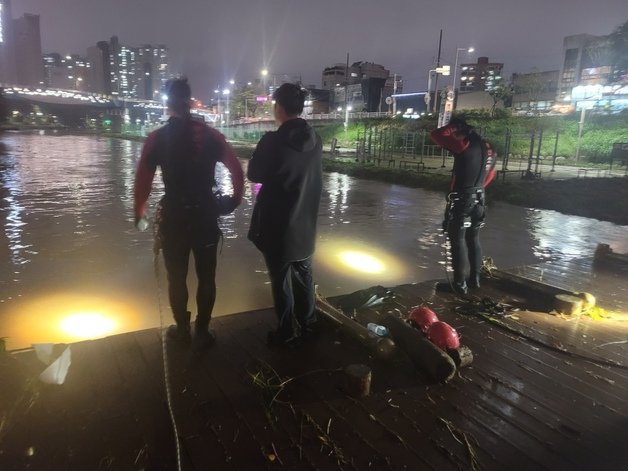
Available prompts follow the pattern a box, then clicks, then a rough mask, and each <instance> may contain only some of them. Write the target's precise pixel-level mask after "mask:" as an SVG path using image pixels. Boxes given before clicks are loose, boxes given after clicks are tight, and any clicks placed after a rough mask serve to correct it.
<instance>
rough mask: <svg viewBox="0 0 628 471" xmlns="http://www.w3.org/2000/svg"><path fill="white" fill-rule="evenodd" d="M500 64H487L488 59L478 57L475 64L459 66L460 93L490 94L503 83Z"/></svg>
mask: <svg viewBox="0 0 628 471" xmlns="http://www.w3.org/2000/svg"><path fill="white" fill-rule="evenodd" d="M503 68H504V64H503V63H501V62H489V61H488V57H478V61H477V63H475V64H461V66H460V70H461V73H460V92H478V91H486V92H490V91H491V90H493V89H494V88H495V86H496V85H498V84H500V83H503V80H502V69H503Z"/></svg>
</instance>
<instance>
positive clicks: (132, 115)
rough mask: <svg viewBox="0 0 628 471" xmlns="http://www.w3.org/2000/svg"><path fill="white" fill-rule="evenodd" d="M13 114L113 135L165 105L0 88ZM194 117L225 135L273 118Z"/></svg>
mask: <svg viewBox="0 0 628 471" xmlns="http://www.w3.org/2000/svg"><path fill="white" fill-rule="evenodd" d="M0 87H1V88H3V91H4V95H5V98H6V100H7V101H8V102H9V106H10V108H11V110H12V111H16V112H18V113H24V114H29V113H33V112H37V113H41V114H47V115H51V116H54V117H55V118H57V119H58V121H59V122H60V123H61V124H64V125H66V126H71V127H83V126H86V120H92V121H94V122H96V121H98V120H102V121H108V122H109V123H110V124H109V126H111V129H112V130H113V131H121V130H122V126H123V125H124V124H127V125H135V124H137V125H140V124H141V125H142V126H145V127H149V128H150V127H154V126H156V125H158V124H160V123H161V122H163V121H164V118H165V107H164V104H163V103H161V102H158V101H153V100H140V99H136V98H124V97H119V96H113V95H104V94H101V93H93V92H83V91H78V90H63V89H54V88H44V87H19V86H15V85H5V86H3V85H0ZM193 113H194V114H196V115H198V116H201V117H202V118H203V119H204V120H205V121H206V122H208V123H211V124H213V125H215V126H217V127H220V129H221V130H224V131H226V134H242V133H248V132H257V131H260V132H263V131H267V130H271V129H274V127H275V125H274V120H273V119H272V118H241V119H236V120H232V121H231V122H229V123H226V122H225V121H224V115H223V121H222V122H221V116H220V115H218V114H215V113H213V112H212V111H211V110H210V109H206V108H194V109H193ZM390 116H391V115H390V113H384V112H382V113H377V112H375V113H367V112H350V113H348V114H346V113H345V112H342V111H334V112H332V113H324V114H312V115H306V116H304V118H306V119H308V120H312V121H315V122H319V123H323V122H342V121H345V120H347V119H348V120H349V121H355V120H361V119H385V118H390Z"/></svg>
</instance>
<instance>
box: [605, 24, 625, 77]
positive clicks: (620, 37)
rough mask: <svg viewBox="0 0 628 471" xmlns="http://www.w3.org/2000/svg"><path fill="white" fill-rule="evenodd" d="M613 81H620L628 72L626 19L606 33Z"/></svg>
mask: <svg viewBox="0 0 628 471" xmlns="http://www.w3.org/2000/svg"><path fill="white" fill-rule="evenodd" d="M608 47H609V50H610V51H609V52H610V59H611V66H612V70H611V73H612V75H613V81H622V79H623V77H625V76H626V75H627V74H628V21H626V22H625V23H624V24H623V25H620V26H618V27H617V29H615V31H613V32H612V33H611V34H609V35H608Z"/></svg>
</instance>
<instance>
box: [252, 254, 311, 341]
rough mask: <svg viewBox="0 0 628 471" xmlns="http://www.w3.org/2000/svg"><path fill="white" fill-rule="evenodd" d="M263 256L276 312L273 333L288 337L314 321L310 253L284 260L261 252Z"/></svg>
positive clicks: (296, 333)
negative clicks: (304, 257)
mask: <svg viewBox="0 0 628 471" xmlns="http://www.w3.org/2000/svg"><path fill="white" fill-rule="evenodd" d="M264 258H265V260H266V266H267V267H268V275H269V277H270V283H271V287H272V292H273V301H274V303H275V313H276V314H277V320H278V326H277V333H278V335H279V336H280V337H283V338H284V339H288V338H290V337H292V336H295V335H298V334H299V329H300V328H305V327H306V326H308V325H311V324H313V323H314V322H316V313H315V312H314V307H315V293H314V281H313V279H312V257H308V258H306V259H305V260H299V261H296V262H285V261H282V260H279V259H277V258H276V257H273V256H272V255H270V254H267V253H265V254H264Z"/></svg>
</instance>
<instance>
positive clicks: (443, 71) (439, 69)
mask: <svg viewBox="0 0 628 471" xmlns="http://www.w3.org/2000/svg"><path fill="white" fill-rule="evenodd" d="M450 71H451V67H450V66H448V65H443V66H442V67H436V68H435V69H430V71H429V72H428V73H427V93H426V94H425V104H426V105H427V111H428V112H430V101H431V100H432V97H431V96H430V89H431V88H432V72H435V73H437V74H441V75H444V76H447V75H449V72H450ZM435 106H436V93H434V105H433V107H432V108H434V107H435ZM433 112H434V109H432V113H433Z"/></svg>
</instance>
